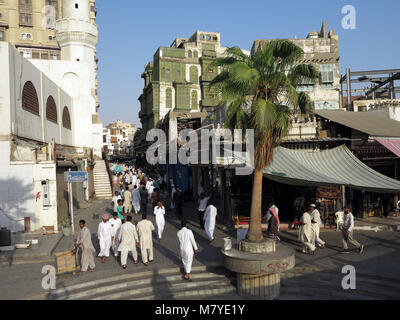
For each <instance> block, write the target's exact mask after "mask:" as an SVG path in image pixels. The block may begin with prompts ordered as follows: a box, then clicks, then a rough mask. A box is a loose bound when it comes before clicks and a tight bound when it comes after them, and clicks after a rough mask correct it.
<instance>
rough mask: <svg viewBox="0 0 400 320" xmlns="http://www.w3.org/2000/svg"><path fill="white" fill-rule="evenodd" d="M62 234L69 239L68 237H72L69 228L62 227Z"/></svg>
mask: <svg viewBox="0 0 400 320" xmlns="http://www.w3.org/2000/svg"><path fill="white" fill-rule="evenodd" d="M62 232H63V235H64V236H66V237H69V236H70V235H72V228H71V227H66V228H65V227H62Z"/></svg>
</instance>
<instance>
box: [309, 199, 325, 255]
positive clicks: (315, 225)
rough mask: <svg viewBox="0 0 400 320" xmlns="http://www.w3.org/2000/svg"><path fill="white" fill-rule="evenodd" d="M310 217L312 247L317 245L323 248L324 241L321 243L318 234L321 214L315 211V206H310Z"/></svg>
mask: <svg viewBox="0 0 400 320" xmlns="http://www.w3.org/2000/svg"><path fill="white" fill-rule="evenodd" d="M310 216H311V225H312V230H313V233H314V241H315V243H314V245H317V246H318V247H320V248H324V247H325V241H322V240H321V239H320V238H319V233H320V230H321V223H322V222H321V214H320V213H319V211H318V210H317V209H316V205H315V204H313V203H312V204H310Z"/></svg>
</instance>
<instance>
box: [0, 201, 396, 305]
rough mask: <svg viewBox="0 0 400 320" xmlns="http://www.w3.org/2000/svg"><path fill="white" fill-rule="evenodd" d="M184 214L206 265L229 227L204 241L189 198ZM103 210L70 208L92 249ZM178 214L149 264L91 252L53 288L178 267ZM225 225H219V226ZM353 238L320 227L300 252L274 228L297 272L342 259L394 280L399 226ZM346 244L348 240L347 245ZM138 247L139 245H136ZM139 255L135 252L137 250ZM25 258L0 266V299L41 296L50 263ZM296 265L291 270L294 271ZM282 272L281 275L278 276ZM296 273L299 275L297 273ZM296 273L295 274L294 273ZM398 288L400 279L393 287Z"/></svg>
mask: <svg viewBox="0 0 400 320" xmlns="http://www.w3.org/2000/svg"><path fill="white" fill-rule="evenodd" d="M183 211H184V218H185V219H186V220H188V221H189V227H190V229H192V230H193V233H194V236H195V239H196V241H197V244H198V246H199V249H200V252H199V253H198V254H197V255H196V257H195V260H194V263H193V265H194V266H195V267H198V268H200V267H202V266H203V267H204V266H207V267H212V266H221V265H222V255H221V252H220V251H221V249H222V247H223V243H224V241H223V238H224V237H231V238H233V239H234V238H235V236H236V234H235V232H234V231H233V230H230V229H228V230H222V229H223V228H222V226H217V228H216V233H215V238H216V240H215V241H214V242H213V243H211V244H210V243H209V242H208V239H207V237H206V235H205V232H204V231H203V230H201V229H200V228H199V223H198V219H197V210H196V204H195V203H186V204H185V207H184V210H183ZM105 212H107V213H111V212H112V205H111V202H110V201H104V200H102V201H93V202H92V203H91V205H90V206H88V207H87V208H85V209H79V210H76V211H75V216H74V220H75V223H76V230H78V229H77V228H78V225H77V224H78V221H79V220H80V219H85V220H86V221H87V226H88V227H89V229H90V230H91V232H92V239H93V243H94V245H95V248H96V250H97V252H99V246H98V241H97V239H96V234H97V227H98V224H99V223H100V221H101V215H102V214H104V213H105ZM151 212H152V208H151V207H150V206H149V207H148V218H149V220H150V221H152V222H153V224H155V221H154V215H153V214H152V213H151ZM134 220H135V222H137V221H140V220H141V217H140V216H135V215H134ZM180 221H181V218H180V217H177V216H176V215H175V213H174V211H168V213H167V215H166V226H165V231H164V236H163V240H162V241H161V242H159V241H158V240H157V239H156V234H155V233H154V234H153V238H154V249H155V256H154V258H155V260H154V262H153V263H151V264H150V265H149V266H147V267H146V266H144V265H143V264H142V263H139V264H138V265H134V264H133V260H132V258H129V260H128V270H123V269H122V268H121V265H120V262H119V259H115V258H114V257H113V256H112V255H111V256H110V259H109V260H108V261H106V262H105V263H101V262H100V259H99V258H98V257H97V258H96V260H95V261H96V267H97V271H96V272H88V273H85V274H76V275H73V274H64V275H60V276H57V288H60V287H61V288H62V287H69V286H72V285H77V284H80V283H84V282H88V281H95V280H98V279H104V278H109V277H116V276H120V275H123V274H124V273H140V272H146V271H149V270H153V271H155V272H156V271H157V270H163V269H166V268H177V267H181V266H182V264H181V260H180V258H179V247H178V240H177V237H176V233H177V231H178V230H179V229H180ZM224 229H225V228H224ZM354 236H355V238H356V239H357V240H358V241H359V242H361V243H363V244H364V245H365V250H364V253H363V254H359V253H358V251H357V250H356V249H355V248H353V251H352V252H351V253H349V254H342V253H340V250H341V235H340V232H336V231H335V230H334V229H331V230H330V229H326V230H325V229H322V231H321V238H322V239H323V240H324V241H326V243H327V247H326V248H324V249H317V253H316V255H314V256H311V255H305V254H302V253H301V252H300V244H299V242H298V240H297V231H283V232H281V234H280V237H281V239H282V243H283V244H285V245H289V246H292V247H293V248H295V249H296V270H297V271H298V272H301V273H302V274H304V273H307V274H318V273H321V272H326V271H328V272H330V273H331V275H332V277H334V276H335V277H338V276H340V275H341V274H342V273H341V271H342V268H343V266H345V265H353V266H354V267H355V268H356V270H357V272H359V273H360V274H363V275H368V276H376V277H378V276H379V277H384V278H386V279H389V280H390V279H392V281H393V282H394V283H396V284H397V283H400V270H399V269H398V268H397V267H396V266H399V265H400V254H399V253H400V232H399V231H382V232H373V231H356V232H355V234H354ZM73 243H74V237H64V238H62V239H61V241H60V242H59V243H58V245H57V247H56V249H55V250H54V252H62V251H66V250H71V249H73ZM350 249H352V248H351V245H350ZM139 252H140V250H139ZM139 256H140V255H139ZM37 262H38V263H31V262H28V263H26V264H12V265H11V266H7V267H1V268H0V287H1V289H2V297H1V298H2V299H24V298H33V299H35V298H37V299H39V298H43V297H44V295H46V294H47V293H48V292H47V291H45V290H43V289H42V286H41V281H42V277H43V276H44V275H43V274H42V273H41V270H42V267H43V266H44V265H45V264H53V265H54V266H55V263H54V262H53V263H51V262H50V263H49V262H48V263H43V262H40V261H37ZM297 271H296V272H297ZM283 278H285V276H283ZM300 278H301V277H300ZM300 278H299V279H300ZM304 281H307V282H308V283H309V282H310V281H313V280H312V278H311V280H310V278H309V277H304ZM397 291H398V292H400V285H399V288H398V290H397Z"/></svg>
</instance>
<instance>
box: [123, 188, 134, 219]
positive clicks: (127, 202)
mask: <svg viewBox="0 0 400 320" xmlns="http://www.w3.org/2000/svg"><path fill="white" fill-rule="evenodd" d="M124 197H125V198H124V207H125V213H126V214H130V213H131V211H132V193H131V192H130V190H129V187H128V186H127V187H126V188H125V192H124Z"/></svg>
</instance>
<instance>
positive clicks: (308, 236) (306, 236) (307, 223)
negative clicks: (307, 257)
mask: <svg viewBox="0 0 400 320" xmlns="http://www.w3.org/2000/svg"><path fill="white" fill-rule="evenodd" d="M299 240H300V241H301V243H302V244H303V248H302V249H303V250H302V252H303V253H307V252H308V251H309V253H310V254H312V255H313V254H314V253H315V245H314V244H313V231H312V226H311V216H310V214H309V213H308V212H307V209H306V208H304V213H303V215H302V217H301V219H300V229H299Z"/></svg>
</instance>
